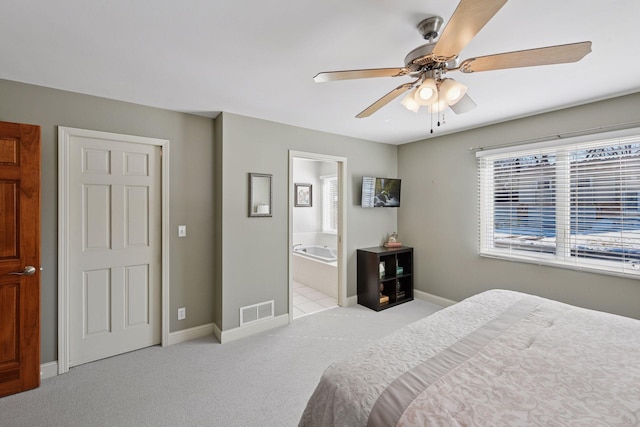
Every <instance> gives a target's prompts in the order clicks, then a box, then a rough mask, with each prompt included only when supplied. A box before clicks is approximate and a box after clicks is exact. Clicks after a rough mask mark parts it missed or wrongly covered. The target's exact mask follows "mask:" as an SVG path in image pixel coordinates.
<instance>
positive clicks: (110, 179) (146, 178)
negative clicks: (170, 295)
mask: <svg viewBox="0 0 640 427" xmlns="http://www.w3.org/2000/svg"><path fill="white" fill-rule="evenodd" d="M114 138H115V136H114ZM160 153H161V149H160V147H158V146H154V145H146V144H136V143H131V142H123V141H120V140H118V139H117V138H115V139H110V140H105V139H101V138H91V137H78V136H75V137H72V138H71V140H70V143H69V153H68V155H69V163H68V165H69V196H68V197H69V230H68V239H69V253H68V255H69V276H68V277H69V287H68V289H69V290H68V292H69V295H68V298H69V366H75V365H79V364H82V363H86V362H90V361H93V360H97V359H101V358H105V357H109V356H113V355H116V354H121V353H124V352H128V351H132V350H136V349H139V348H143V347H148V346H151V345H155V344H159V343H160V341H161V222H162V221H161V174H160V170H159V169H160V165H161V162H160Z"/></svg>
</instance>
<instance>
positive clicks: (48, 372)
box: [40, 360, 58, 380]
mask: <svg viewBox="0 0 640 427" xmlns="http://www.w3.org/2000/svg"><path fill="white" fill-rule="evenodd" d="M57 375H58V361H57V360H54V361H53V362H47V363H42V364H41V365H40V379H41V380H46V379H47V378H53V377H55V376H57Z"/></svg>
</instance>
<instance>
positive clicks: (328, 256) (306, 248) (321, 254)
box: [293, 245, 338, 262]
mask: <svg viewBox="0 0 640 427" xmlns="http://www.w3.org/2000/svg"><path fill="white" fill-rule="evenodd" d="M293 251H294V252H295V253H297V254H298V255H302V256H306V257H309V258H313V259H317V260H319V261H324V262H335V261H337V260H338V251H337V250H336V249H332V248H328V247H326V246H318V245H300V246H296V247H295V248H294V249H293Z"/></svg>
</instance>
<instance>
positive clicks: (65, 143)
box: [58, 126, 171, 375]
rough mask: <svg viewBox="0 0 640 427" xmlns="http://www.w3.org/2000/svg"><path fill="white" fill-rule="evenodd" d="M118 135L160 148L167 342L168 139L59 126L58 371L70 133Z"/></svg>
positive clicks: (64, 330)
mask: <svg viewBox="0 0 640 427" xmlns="http://www.w3.org/2000/svg"><path fill="white" fill-rule="evenodd" d="M74 136H77V137H88V138H97V139H108V138H110V139H116V138H117V139H119V140H120V141H123V142H131V143H135V144H147V145H154V146H157V147H160V151H161V155H160V157H161V167H160V174H161V177H160V181H161V184H160V185H161V186H162V188H161V194H162V202H161V203H162V205H161V210H162V212H161V215H162V219H161V223H162V225H161V227H162V230H161V250H162V261H161V264H162V265H161V267H160V268H161V273H160V276H161V282H162V283H161V293H162V303H161V305H162V307H161V315H160V323H161V326H162V340H161V345H162V346H166V345H169V319H170V317H169V259H170V258H169V237H170V236H171V233H170V224H169V206H170V205H169V140H167V139H157V138H148V137H142V136H134V135H124V134H118V133H111V132H102V131H94V130H88V129H77V128H71V127H66V126H58V375H60V374H64V373H65V372H68V371H69V274H70V271H69V236H68V230H69V226H68V223H67V222H68V218H69V185H70V181H69V165H70V159H69V156H70V143H71V137H74Z"/></svg>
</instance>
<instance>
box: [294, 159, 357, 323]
mask: <svg viewBox="0 0 640 427" xmlns="http://www.w3.org/2000/svg"><path fill="white" fill-rule="evenodd" d="M294 158H298V159H308V160H317V161H328V162H336V163H337V165H338V194H339V195H340V196H339V199H338V200H339V203H338V233H337V236H336V237H337V240H338V248H337V249H338V305H339V306H341V307H342V306H345V305H346V304H347V179H346V178H347V158H346V157H338V156H331V155H328V154H319V153H309V152H304V151H294V150H289V209H288V212H289V238H288V239H287V240H288V244H289V246H288V249H287V253H288V254H289V256H288V260H289V261H288V266H289V268H288V270H289V271H288V273H289V274H288V277H289V279H288V280H289V323H291V322H292V321H293V268H292V266H293V254H292V253H291V252H292V251H291V248H292V247H293V208H294V202H295V189H294V182H293V159H294Z"/></svg>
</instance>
